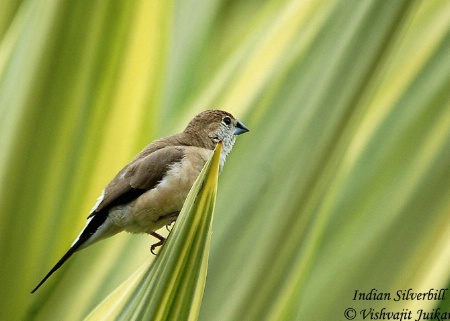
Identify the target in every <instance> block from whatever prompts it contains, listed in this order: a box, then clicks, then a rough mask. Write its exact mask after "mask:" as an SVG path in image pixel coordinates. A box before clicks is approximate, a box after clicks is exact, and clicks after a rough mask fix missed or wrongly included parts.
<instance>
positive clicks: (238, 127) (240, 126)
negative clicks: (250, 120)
mask: <svg viewBox="0 0 450 321" xmlns="http://www.w3.org/2000/svg"><path fill="white" fill-rule="evenodd" d="M246 132H248V128H247V127H246V126H245V125H244V124H243V123H241V122H240V121H239V120H238V121H237V124H236V127H234V131H233V134H234V135H240V134H243V133H246Z"/></svg>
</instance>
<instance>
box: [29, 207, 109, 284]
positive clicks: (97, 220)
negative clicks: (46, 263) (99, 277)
mask: <svg viewBox="0 0 450 321" xmlns="http://www.w3.org/2000/svg"><path fill="white" fill-rule="evenodd" d="M106 217H107V215H106V213H98V214H97V215H95V216H93V217H91V218H89V220H88V221H87V223H86V226H85V227H84V229H83V231H82V232H81V233H80V235H79V236H78V238H77V239H76V240H75V242H74V243H73V244H72V246H71V247H70V249H69V250H68V251H67V252H66V254H64V256H63V257H62V258H61V259H60V260H59V261H58V263H56V264H55V266H54V267H53V268H52V269H51V270H50V272H48V273H47V275H46V276H45V277H44V278H43V279H42V281H41V282H39V284H38V285H37V286H36V287H35V288H34V289H33V291H31V293H34V292H36V291H37V289H39V288H40V287H41V285H42V284H44V282H45V281H47V279H48V278H49V277H50V276H51V275H52V274H53V273H55V272H56V271H57V270H58V269H59V268H60V267H61V265H63V264H64V263H65V262H66V261H67V260H68V259H69V258H70V257H71V256H72V255H73V254H74V253H75V252H76V251H78V250H81V249H82V248H84V247H86V246H88V245H90V244H92V243H94V242H96V241H97V240H99V239H100V238H101V237H102V236H103V235H96V232H97V230H99V227H100V226H102V225H103V223H104V222H105V220H106ZM97 234H102V233H101V232H99V233H97Z"/></svg>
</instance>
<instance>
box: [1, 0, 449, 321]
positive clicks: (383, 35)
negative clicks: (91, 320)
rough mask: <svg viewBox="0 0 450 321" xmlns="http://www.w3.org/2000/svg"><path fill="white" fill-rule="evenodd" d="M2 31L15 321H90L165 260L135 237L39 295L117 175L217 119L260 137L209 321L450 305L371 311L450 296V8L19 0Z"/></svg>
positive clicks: (104, 246) (101, 250)
mask: <svg viewBox="0 0 450 321" xmlns="http://www.w3.org/2000/svg"><path fill="white" fill-rule="evenodd" d="M0 37H1V38H0V261H1V262H2V264H0V278H1V280H0V319H1V320H46V321H47V320H81V319H83V318H84V317H85V316H87V315H88V314H89V313H90V312H91V311H92V310H93V309H94V308H95V307H96V306H97V305H98V304H99V303H100V302H101V301H102V300H103V299H104V298H105V297H107V296H108V294H110V293H111V292H112V291H113V290H114V289H116V288H117V287H118V286H119V284H121V283H122V282H124V281H125V280H126V279H127V278H128V277H129V276H130V275H132V274H133V272H134V271H136V270H138V269H139V267H140V266H142V265H143V264H144V263H145V262H148V260H149V257H150V255H149V253H148V246H149V244H150V243H151V242H152V240H151V239H150V238H149V237H147V236H130V235H125V234H123V235H118V236H116V237H114V238H112V239H110V240H107V241H104V242H101V243H99V244H98V245H95V246H93V247H90V248H88V249H86V250H84V251H82V252H80V253H78V254H77V255H76V256H74V258H73V259H71V260H70V261H69V262H68V263H67V265H66V266H64V267H63V268H62V269H61V270H60V271H58V273H57V274H55V276H54V277H52V279H51V280H49V282H48V284H46V285H45V286H44V287H43V288H42V289H41V290H40V291H39V292H38V293H36V294H35V295H30V294H29V291H30V290H31V289H32V288H33V286H34V285H35V284H36V282H38V281H39V278H40V277H42V276H43V275H44V273H45V272H47V270H48V269H49V268H50V267H51V266H52V264H54V263H55V262H56V260H57V259H58V258H59V257H60V256H61V255H62V254H63V253H64V251H65V250H67V248H68V246H69V245H70V244H71V242H72V241H73V239H74V238H75V236H76V235H77V234H78V232H79V230H80V229H81V228H82V227H83V226H84V223H85V219H86V216H87V213H88V212H89V209H90V208H91V207H92V205H93V204H94V203H95V200H96V198H97V196H98V193H99V192H100V191H101V190H102V189H103V187H104V185H105V184H106V183H107V182H108V181H109V180H110V179H111V178H112V177H113V175H114V174H115V173H116V172H117V171H118V170H120V168H121V167H122V166H123V165H125V164H126V163H127V162H128V161H129V160H130V159H131V158H132V157H133V155H134V154H135V153H137V152H138V151H139V150H140V149H141V148H142V147H143V146H145V144H147V143H148V142H150V141H152V140H153V139H156V138H158V137H161V136H164V135H168V134H171V133H174V132H176V131H179V130H181V129H182V128H183V127H184V126H185V125H186V122H187V120H189V119H190V118H191V117H192V116H193V115H195V114H196V113H197V112H199V111H200V110H204V109H212V108H218V109H225V110H228V111H230V112H232V113H233V114H234V115H235V116H236V117H238V118H239V119H240V120H242V121H243V122H244V123H245V124H246V125H247V126H248V127H249V128H250V132H249V133H248V134H246V135H244V136H242V137H239V139H238V141H237V143H236V146H235V148H234V149H233V152H232V154H231V155H230V157H229V159H228V161H227V164H226V166H225V169H224V172H223V173H222V174H221V176H220V178H219V190H218V199H217V204H216V211H215V216H214V222H213V226H212V231H213V234H212V239H211V249H210V259H209V267H208V273H207V279H206V288H205V293H204V296H203V301H202V304H201V307H200V317H199V319H200V320H205V321H206V320H208V321H209V320H258V321H259V320H334V319H336V316H337V317H338V318H339V319H343V318H344V316H343V313H344V311H345V309H346V308H349V307H352V308H355V309H356V311H360V310H361V309H364V308H367V309H368V308H374V309H378V310H379V309H381V308H383V307H385V308H387V309H390V310H391V311H402V309H410V310H412V311H414V313H415V312H416V311H417V310H418V309H425V310H431V309H432V308H433V307H436V306H437V305H440V306H441V307H442V308H447V309H448V306H449V303H448V300H449V299H448V298H447V300H446V301H445V302H435V301H414V300H413V301H400V302H394V301H388V302H386V301H353V300H352V298H353V295H354V292H355V290H359V291H363V292H369V291H370V290H371V289H373V288H376V289H377V290H378V291H379V292H391V293H395V292H396V291H397V290H400V289H409V288H413V289H414V290H415V291H428V290H429V289H431V288H435V289H439V288H446V287H448V286H449V283H450V282H449V266H450V246H449V244H450V216H449V215H448V214H449V211H450V166H449V164H450V91H449V88H450V60H449V57H450V3H449V2H448V1H446V0H435V1H410V0H398V1H376V0H366V1H356V0H350V1H347V0H340V1H337V0H336V1H299V0H291V1H289V0H266V1H241V2H238V1H217V0H216V1H215V0H208V1H206V0H204V1H200V0H199V1H190V0H180V1H173V2H171V1H145V0H140V1H138V0H132V1H122V2H108V1H102V0H98V1H67V0H64V1H56V0H50V1H39V0H34V1H18V0H11V1H3V2H0ZM358 318H359V319H361V318H362V316H361V315H360V314H358V316H357V319H358Z"/></svg>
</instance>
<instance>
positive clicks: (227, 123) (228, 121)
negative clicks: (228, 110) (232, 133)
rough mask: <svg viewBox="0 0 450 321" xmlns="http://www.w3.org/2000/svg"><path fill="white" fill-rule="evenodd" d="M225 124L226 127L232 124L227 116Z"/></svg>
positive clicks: (224, 120)
mask: <svg viewBox="0 0 450 321" xmlns="http://www.w3.org/2000/svg"><path fill="white" fill-rule="evenodd" d="M223 122H224V123H225V125H229V124H231V118H230V117H228V116H227V117H225V118H224V119H223Z"/></svg>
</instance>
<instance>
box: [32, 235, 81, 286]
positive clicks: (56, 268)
mask: <svg viewBox="0 0 450 321" xmlns="http://www.w3.org/2000/svg"><path fill="white" fill-rule="evenodd" d="M77 243H78V242H77ZM77 243H75V244H74V245H73V246H72V247H71V248H70V249H69V250H68V251H67V252H66V254H64V256H63V257H62V258H61V259H60V260H59V261H58V263H56V264H55V266H54V267H53V268H52V269H51V270H50V272H48V273H47V275H46V276H45V277H44V278H43V279H42V281H41V282H39V284H38V285H37V286H36V287H35V288H34V289H33V291H31V293H34V292H36V291H37V289H39V288H40V287H41V285H42V284H44V282H45V281H47V279H48V278H49V277H50V276H51V275H52V274H53V273H55V272H56V271H57V270H58V269H59V268H60V267H61V265H63V264H64V262H66V261H67V260H68V259H69V258H70V257H71V256H72V255H73V253H75V252H76V251H77V250H78V248H79V247H80V245H81V244H78V246H77Z"/></svg>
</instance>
